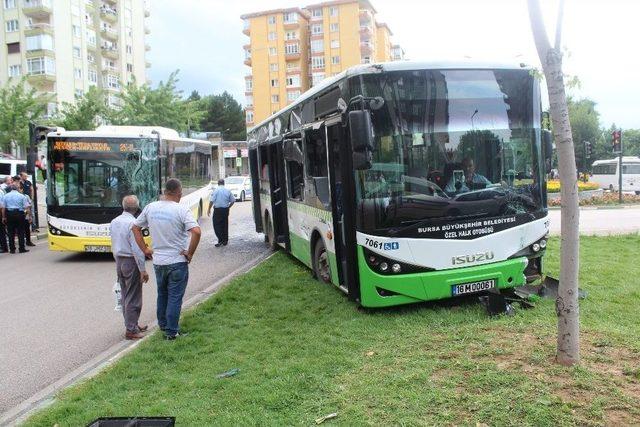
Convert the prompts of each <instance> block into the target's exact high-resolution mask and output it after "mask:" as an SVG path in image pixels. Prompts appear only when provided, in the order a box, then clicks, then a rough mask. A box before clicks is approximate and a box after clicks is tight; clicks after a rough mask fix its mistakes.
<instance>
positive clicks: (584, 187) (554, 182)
mask: <svg viewBox="0 0 640 427" xmlns="http://www.w3.org/2000/svg"><path fill="white" fill-rule="evenodd" d="M599 188H600V184H598V183H597V182H584V181H578V191H590V190H598V189H599ZM559 192H560V180H558V179H550V180H549V181H547V193H559Z"/></svg>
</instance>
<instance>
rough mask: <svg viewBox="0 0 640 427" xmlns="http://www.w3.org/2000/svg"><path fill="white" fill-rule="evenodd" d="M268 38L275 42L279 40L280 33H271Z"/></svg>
mask: <svg viewBox="0 0 640 427" xmlns="http://www.w3.org/2000/svg"><path fill="white" fill-rule="evenodd" d="M268 38H269V40H275V39H277V38H278V33H276V32H275V31H269V35H268Z"/></svg>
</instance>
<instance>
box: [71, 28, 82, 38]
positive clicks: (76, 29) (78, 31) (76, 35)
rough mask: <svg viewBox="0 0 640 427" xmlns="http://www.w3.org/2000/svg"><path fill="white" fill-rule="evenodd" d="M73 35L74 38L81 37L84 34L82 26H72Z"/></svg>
mask: <svg viewBox="0 0 640 427" xmlns="http://www.w3.org/2000/svg"><path fill="white" fill-rule="evenodd" d="M71 33H72V34H73V37H80V35H81V34H82V33H81V31H80V26H78V25H72V26H71Z"/></svg>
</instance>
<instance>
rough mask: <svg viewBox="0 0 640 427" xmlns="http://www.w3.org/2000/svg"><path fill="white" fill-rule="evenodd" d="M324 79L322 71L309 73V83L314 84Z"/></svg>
mask: <svg viewBox="0 0 640 427" xmlns="http://www.w3.org/2000/svg"><path fill="white" fill-rule="evenodd" d="M322 80H324V73H313V74H312V75H311V85H312V86H315V85H317V84H318V83H320V82H321V81H322Z"/></svg>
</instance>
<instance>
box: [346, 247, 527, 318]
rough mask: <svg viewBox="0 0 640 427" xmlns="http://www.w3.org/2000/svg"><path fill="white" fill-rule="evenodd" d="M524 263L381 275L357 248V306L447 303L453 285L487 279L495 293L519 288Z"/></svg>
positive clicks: (523, 260)
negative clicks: (437, 301)
mask: <svg viewBox="0 0 640 427" xmlns="http://www.w3.org/2000/svg"><path fill="white" fill-rule="evenodd" d="M527 262H528V261H527V258H526V257H521V258H514V259H509V260H506V261H501V262H495V263H491V264H484V265H478V266H473V267H464V268H456V269H450V270H441V271H429V272H424V273H412V274H398V275H381V274H379V273H377V272H375V271H373V270H372V269H371V268H370V267H369V266H368V265H367V262H366V260H365V258H364V250H363V248H362V246H358V266H359V268H358V271H359V274H360V304H361V305H362V306H363V307H389V306H394V305H401V304H410V303H416V302H421V301H433V300H440V299H447V298H452V297H454V296H453V291H452V287H453V286H454V285H459V284H463V283H471V282H477V281H483V280H489V279H493V280H495V286H496V288H497V289H507V288H513V287H516V286H523V285H525V284H526V277H525V275H524V270H525V268H526V266H527ZM466 295H469V294H466Z"/></svg>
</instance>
